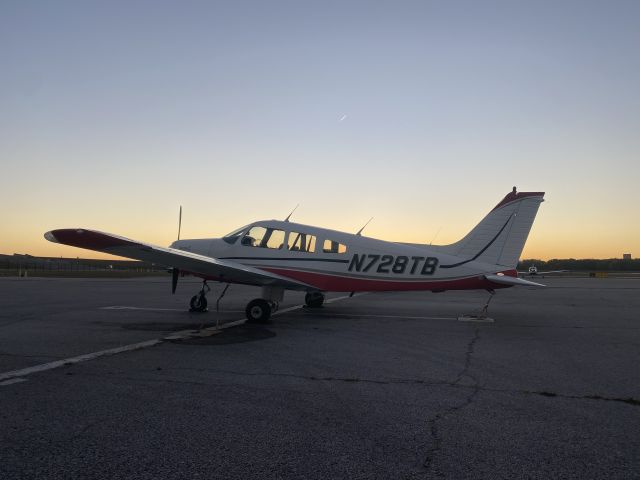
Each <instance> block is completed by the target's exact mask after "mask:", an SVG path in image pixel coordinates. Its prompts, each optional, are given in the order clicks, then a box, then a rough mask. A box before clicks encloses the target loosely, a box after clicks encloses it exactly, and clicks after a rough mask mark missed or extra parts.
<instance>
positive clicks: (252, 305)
mask: <svg viewBox="0 0 640 480" xmlns="http://www.w3.org/2000/svg"><path fill="white" fill-rule="evenodd" d="M245 313H246V314H247V320H248V321H249V322H250V323H267V322H268V321H269V317H271V305H270V304H269V302H267V301H266V300H263V299H262V298H256V299H255V300H251V301H250V302H249V304H248V305H247V309H246V310H245Z"/></svg>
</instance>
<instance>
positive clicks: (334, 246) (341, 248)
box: [322, 240, 347, 253]
mask: <svg viewBox="0 0 640 480" xmlns="http://www.w3.org/2000/svg"><path fill="white" fill-rule="evenodd" d="M322 251H323V252H324V253H347V246H346V245H343V244H342V243H338V242H336V241H334V240H325V241H324V244H323V245H322Z"/></svg>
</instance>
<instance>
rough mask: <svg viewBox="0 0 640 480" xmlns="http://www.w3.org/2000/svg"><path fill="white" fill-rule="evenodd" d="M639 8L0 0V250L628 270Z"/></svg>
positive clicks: (638, 129) (636, 177) (631, 4)
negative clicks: (482, 260) (222, 240)
mask: <svg viewBox="0 0 640 480" xmlns="http://www.w3.org/2000/svg"><path fill="white" fill-rule="evenodd" d="M639 19H640V2H638V1H600V2H592V1H529V2H522V1H500V2H493V1H487V2H479V1H468V2H462V1H452V2H439V1H416V2H407V1H393V2H391V1H389V2H376V1H363V2H352V1H341V2H338V1H336V2H330V1H323V2H310V1H289V2H281V1H269V2H266V1H256V2H250V1H239V2H209V1H202V2H190V1H184V2H165V1H153V2H152V1H148V2H142V1H133V2H130V1H105V2H93V1H90V2H87V1H78V2H70V1H56V2H44V1H42V2H37V1H33V2H31V1H29V2H25V1H18V0H16V1H11V0H7V1H3V2H1V3H0V65H1V66H2V67H1V72H2V73H1V75H0V179H1V180H0V182H1V183H0V201H1V202H2V207H1V209H0V253H8V254H11V253H29V254H32V255H46V256H73V257H76V256H84V257H95V258H99V257H104V256H101V255H100V254H98V253H94V252H89V251H83V250H78V249H74V248H71V247H65V246H62V245H56V244H52V243H49V242H47V241H46V240H45V239H44V238H43V236H42V234H43V233H44V232H45V231H47V230H51V229H54V228H65V227H85V228H94V229H98V230H102V231H107V232H112V233H117V234H119V235H123V236H126V237H130V238H135V239H138V240H143V241H147V242H152V243H157V244H160V245H167V244H169V243H171V242H172V241H173V240H175V237H176V233H177V217H178V208H179V205H183V208H184V216H183V228H182V238H195V237H216V236H221V235H223V234H225V233H227V232H229V231H231V230H233V229H235V228H236V227H238V226H241V225H244V224H246V223H249V222H251V221H253V220H257V219H266V218H284V217H286V215H287V214H288V213H289V211H291V210H292V209H293V208H294V207H295V206H296V204H298V203H299V204H300V207H299V208H298V210H297V211H296V213H295V214H294V216H293V220H295V221H297V222H300V223H307V224H313V225H318V226H323V227H327V228H334V229H338V230H345V231H352V232H356V231H357V230H358V229H359V228H360V227H361V226H362V225H363V224H364V223H365V222H366V221H367V220H368V219H369V218H370V217H372V216H373V217H375V218H374V220H373V221H372V222H371V223H370V224H369V226H368V227H367V228H366V230H365V234H367V235H368V236H372V237H377V238H382V239H388V240H399V241H407V242H425V243H429V242H432V241H433V243H434V244H445V243H451V242H453V241H456V240H458V239H459V238H461V237H462V236H463V235H464V234H465V233H466V232H467V231H469V230H470V229H471V228H472V227H473V226H474V225H475V224H476V223H477V222H478V221H479V220H480V219H481V218H482V217H483V216H484V215H485V214H486V213H487V212H488V211H489V210H490V209H491V208H492V207H493V206H494V205H495V204H496V203H497V202H498V201H499V200H500V199H501V198H502V197H503V196H504V195H505V194H507V193H508V192H509V191H510V190H511V188H512V187H513V186H514V185H516V186H517V187H518V190H519V191H528V190H530V191H545V192H546V201H545V203H543V204H542V206H541V208H540V211H539V213H538V217H537V219H536V222H535V223H534V225H533V230H532V233H531V235H530V237H529V241H528V242H527V245H526V247H525V251H524V252H523V257H525V258H531V257H535V258H542V259H548V258H567V257H574V258H585V257H591V258H609V257H621V256H622V254H623V253H632V254H633V256H634V257H640V221H639V218H640V216H639V215H638V207H639V206H640V155H639V152H640V28H639V27H638V25H639V23H638V22H639Z"/></svg>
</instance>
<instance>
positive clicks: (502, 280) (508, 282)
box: [484, 275, 546, 287]
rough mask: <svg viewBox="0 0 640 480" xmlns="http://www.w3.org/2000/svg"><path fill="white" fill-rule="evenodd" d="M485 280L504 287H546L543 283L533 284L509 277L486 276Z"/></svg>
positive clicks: (522, 279)
mask: <svg viewBox="0 0 640 480" xmlns="http://www.w3.org/2000/svg"><path fill="white" fill-rule="evenodd" d="M484 278H486V279H487V280H489V281H491V282H494V283H501V284H503V285H521V286H523V287H544V286H546V285H543V284H542V283H536V282H532V281H530V280H525V279H524V278H518V277H509V276H507V275H485V276H484Z"/></svg>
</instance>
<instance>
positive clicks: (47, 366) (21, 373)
mask: <svg viewBox="0 0 640 480" xmlns="http://www.w3.org/2000/svg"><path fill="white" fill-rule="evenodd" d="M345 298H349V295H345V296H343V297H336V298H331V299H329V300H325V303H333V302H336V301H338V300H344V299H345ZM302 307H304V305H294V306H293V307H289V308H285V309H283V310H278V311H277V312H275V313H274V314H273V315H272V316H276V315H281V314H283V313H287V312H291V311H293V310H298V309H300V308H302ZM103 308H106V309H112V310H118V309H129V308H131V309H137V310H143V308H137V307H122V306H114V307H103ZM147 310H148V309H147ZM165 310H166V309H165ZM181 311H183V310H181ZM246 321H247V320H246V319H245V318H241V319H240V320H235V321H232V322H225V323H223V324H222V325H220V326H219V328H216V327H208V328H203V329H202V330H182V331H180V332H176V333H173V334H171V335H168V336H166V337H162V338H156V339H153V340H147V341H146V342H139V343H133V344H131V345H125V346H123V347H116V348H110V349H108V350H101V351H99V352H93V353H87V354H85V355H79V356H77V357H71V358H66V359H64V360H56V361H55V362H49V363H43V364H41V365H35V366H33V367H28V368H23V369H20V370H13V371H10V372H5V373H0V382H1V383H0V385H4V384H5V381H11V380H12V379H13V380H19V381H26V380H25V379H19V378H18V377H26V376H27V375H31V374H32V373H38V372H44V371H46V370H53V369H54V368H60V367H64V366H66V365H74V364H76V363H82V362H87V361H89V360H94V359H96V358H100V357H106V356H110V355H117V354H118V353H124V352H130V351H133V350H141V349H143V348H148V347H153V346H155V345H158V344H160V343H162V342H164V341H165V340H181V339H183V338H189V337H193V336H197V335H198V334H199V332H201V331H212V330H224V329H226V328H230V327H235V326H236V325H242V324H243V323H245V322H246ZM12 383H18V382H17V381H14V382H12Z"/></svg>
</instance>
